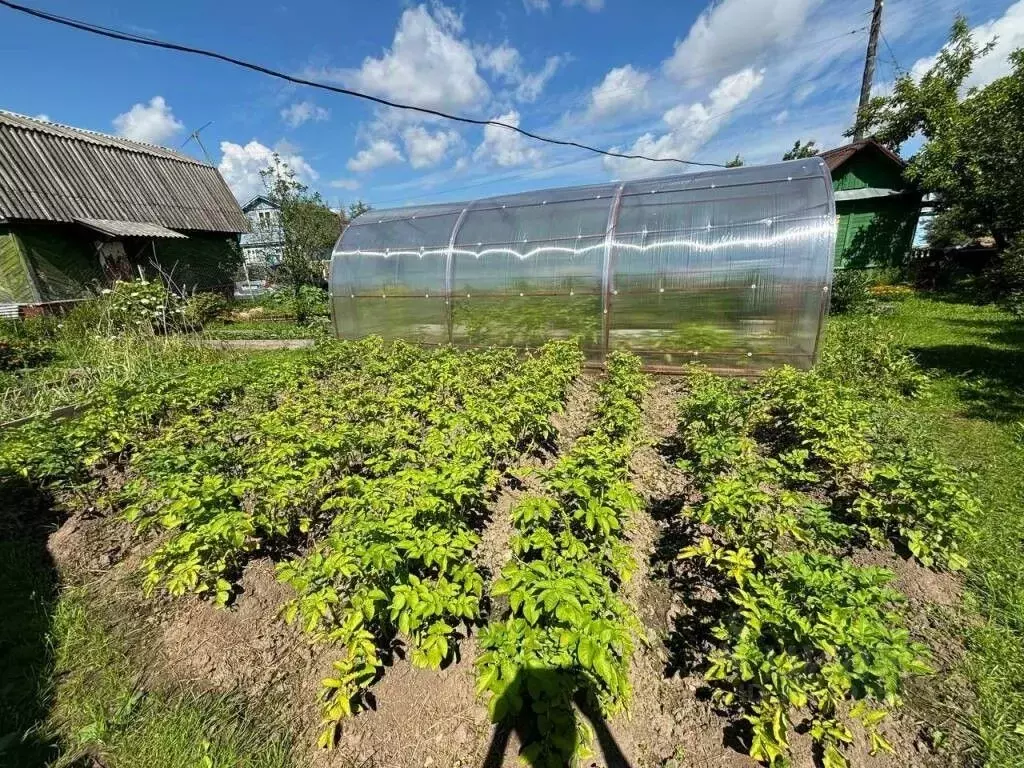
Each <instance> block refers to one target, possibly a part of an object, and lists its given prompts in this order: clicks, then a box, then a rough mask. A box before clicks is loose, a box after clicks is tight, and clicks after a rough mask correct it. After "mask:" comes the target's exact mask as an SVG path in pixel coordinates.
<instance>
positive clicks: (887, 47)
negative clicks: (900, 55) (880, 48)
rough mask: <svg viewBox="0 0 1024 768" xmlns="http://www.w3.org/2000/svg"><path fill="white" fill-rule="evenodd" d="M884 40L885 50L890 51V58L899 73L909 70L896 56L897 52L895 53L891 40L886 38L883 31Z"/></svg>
mask: <svg viewBox="0 0 1024 768" xmlns="http://www.w3.org/2000/svg"><path fill="white" fill-rule="evenodd" d="M882 42H883V43H884V44H885V50H887V51H888V52H889V60H890V61H892V64H893V66H894V67H895V68H896V72H897V73H898V74H903V73H904V72H906V71H907V70H905V69H904V68H903V67H902V65H901V64H900V62H899V59H897V58H896V54H895V53H893V50H892V46H891V45H889V40H888V39H887V38H886V36H885V32H883V33H882Z"/></svg>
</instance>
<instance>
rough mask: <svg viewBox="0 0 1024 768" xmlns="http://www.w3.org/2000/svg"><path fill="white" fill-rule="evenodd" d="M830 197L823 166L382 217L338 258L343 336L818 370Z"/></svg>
mask: <svg viewBox="0 0 1024 768" xmlns="http://www.w3.org/2000/svg"><path fill="white" fill-rule="evenodd" d="M834 246H835V203H834V200H833V196H832V184H831V178H830V176H829V172H828V168H827V167H826V166H825V163H824V162H823V161H822V160H821V159H820V158H817V157H812V158H806V159H802V160H794V161H790V162H785V163H777V164H773V165H763V166H748V167H741V168H735V169H728V170H721V171H711V172H704V173H693V174H685V175H679V176H668V177H660V178H655V179H646V180H638V181H628V182H615V183H608V184H598V185H592V186H583V187H567V188H560V189H547V190H539V191H536V192H524V193H520V194H514V195H502V196H499V197H490V198H486V199H481V200H475V201H471V202H461V203H440V204H436V205H425V206H416V207H409V208H394V209H387V210H371V211H369V212H368V213H365V214H363V215H362V216H359V217H358V218H356V219H355V220H354V221H353V222H352V223H351V224H350V225H349V226H348V228H347V229H346V230H345V231H344V233H343V234H342V236H341V238H340V239H339V241H338V243H337V245H336V246H335V249H334V253H333V258H332V261H331V274H330V291H331V316H332V322H333V325H334V330H335V333H336V334H337V335H338V336H339V337H342V338H357V337H361V336H366V335H371V334H378V335H381V336H383V337H385V338H389V339H395V338H401V339H405V340H408V341H415V342H423V343H435V344H446V343H451V344H456V345H462V346H499V345H500V346H517V347H535V346H539V345H540V344H542V343H544V342H545V341H547V340H548V339H552V338H570V337H579V338H580V339H581V342H582V344H583V348H584V350H585V352H586V354H587V356H588V359H590V360H593V361H601V360H602V359H603V358H604V356H605V355H607V354H608V353H609V352H610V351H612V350H616V349H624V350H630V351H633V352H635V353H637V354H638V355H640V356H641V357H642V358H643V359H644V362H645V363H646V364H647V365H648V366H649V367H651V368H654V369H668V370H671V369H676V368H679V367H681V366H683V365H685V364H687V363H690V362H704V363H707V364H708V365H711V366H713V367H717V368H723V369H730V368H736V369H744V370H759V369H762V368H766V367H769V366H772V365H778V364H783V363H789V364H793V365H797V366H800V367H809V366H810V365H811V364H813V362H814V361H815V359H816V358H817V354H818V346H819V342H820V338H821V334H822V331H823V326H824V322H825V318H826V315H827V312H828V302H829V294H830V290H831V279H832V261H833V254H834Z"/></svg>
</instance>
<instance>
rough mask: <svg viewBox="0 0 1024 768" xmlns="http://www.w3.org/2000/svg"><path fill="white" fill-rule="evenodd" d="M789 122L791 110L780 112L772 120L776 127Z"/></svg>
mask: <svg viewBox="0 0 1024 768" xmlns="http://www.w3.org/2000/svg"><path fill="white" fill-rule="evenodd" d="M787 120H789V110H788V109H784V110H782V111H781V112H778V113H777V114H776V115H775V117H773V118H772V122H773V123H775V124H776V125H782V124H783V123H784V122H786V121H787Z"/></svg>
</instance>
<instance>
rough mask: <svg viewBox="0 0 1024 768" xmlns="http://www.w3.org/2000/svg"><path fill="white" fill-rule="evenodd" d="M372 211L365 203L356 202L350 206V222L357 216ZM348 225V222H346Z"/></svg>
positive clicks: (348, 211) (348, 212)
mask: <svg viewBox="0 0 1024 768" xmlns="http://www.w3.org/2000/svg"><path fill="white" fill-rule="evenodd" d="M369 210H370V206H369V205H367V204H366V203H364V202H363V201H362V200H356V201H355V202H354V203H352V204H351V205H349V207H348V210H347V211H346V214H347V216H348V221H352V219H354V218H355V217H356V216H359V215H361V214H364V213H366V212H367V211H369ZM346 223H347V222H346Z"/></svg>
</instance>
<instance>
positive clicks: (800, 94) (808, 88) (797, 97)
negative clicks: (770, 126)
mask: <svg viewBox="0 0 1024 768" xmlns="http://www.w3.org/2000/svg"><path fill="white" fill-rule="evenodd" d="M816 90H817V86H816V85H815V84H814V83H804V84H803V85H801V86H799V87H798V88H797V89H796V90H795V91H793V103H794V104H796V105H797V106H799V105H800V104H803V103H804V102H805V101H807V99H809V98H810V96H811V94H812V93H814V92H815V91H816Z"/></svg>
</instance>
